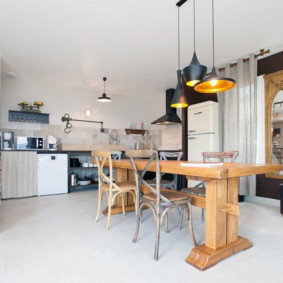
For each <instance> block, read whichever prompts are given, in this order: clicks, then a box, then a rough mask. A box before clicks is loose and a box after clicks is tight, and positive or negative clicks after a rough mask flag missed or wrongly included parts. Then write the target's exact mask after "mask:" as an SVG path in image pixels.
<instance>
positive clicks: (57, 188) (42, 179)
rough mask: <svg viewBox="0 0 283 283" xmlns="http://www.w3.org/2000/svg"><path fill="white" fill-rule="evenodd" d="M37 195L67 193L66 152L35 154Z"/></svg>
mask: <svg viewBox="0 0 283 283" xmlns="http://www.w3.org/2000/svg"><path fill="white" fill-rule="evenodd" d="M37 192H38V195H39V196H44V195H54V194H64V193H68V154H67V153H63V154H60V153H57V154H49V153H47V154H44V153H38V154H37Z"/></svg>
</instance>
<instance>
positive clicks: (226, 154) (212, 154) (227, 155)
mask: <svg viewBox="0 0 283 283" xmlns="http://www.w3.org/2000/svg"><path fill="white" fill-rule="evenodd" d="M238 155H239V151H205V152H203V153H202V159H203V162H213V161H215V159H217V160H216V161H217V162H223V161H224V160H227V159H228V162H231V163H234V162H235V160H236V158H237V157H238ZM181 191H182V192H185V193H188V194H189V195H190V196H191V197H192V198H193V197H194V196H198V197H205V195H206V188H205V182H200V183H199V184H197V185H196V186H195V187H192V188H185V189H182V190H181ZM181 218H182V215H181ZM202 219H203V220H204V208H202ZM181 223H182V221H181V220H180V224H181ZM179 228H181V226H180V227H179Z"/></svg>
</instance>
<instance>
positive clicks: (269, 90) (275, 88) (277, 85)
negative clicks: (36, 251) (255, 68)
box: [264, 70, 283, 179]
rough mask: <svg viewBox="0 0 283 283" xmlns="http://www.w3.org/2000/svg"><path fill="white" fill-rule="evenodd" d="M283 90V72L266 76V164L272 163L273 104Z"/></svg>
mask: <svg viewBox="0 0 283 283" xmlns="http://www.w3.org/2000/svg"><path fill="white" fill-rule="evenodd" d="M280 90H283V70H282V71H278V72H275V73H272V74H268V75H265V76H264V93H265V162H266V163H271V162H272V152H271V151H272V133H271V124H272V122H271V117H272V104H273V101H274V98H275V97H276V95H277V93H278V92H279V91H280ZM265 176H266V177H267V178H274V179H283V175H275V174H266V175H265Z"/></svg>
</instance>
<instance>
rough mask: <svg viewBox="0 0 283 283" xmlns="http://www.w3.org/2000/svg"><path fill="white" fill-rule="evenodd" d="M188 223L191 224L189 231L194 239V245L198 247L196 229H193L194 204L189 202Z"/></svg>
mask: <svg viewBox="0 0 283 283" xmlns="http://www.w3.org/2000/svg"><path fill="white" fill-rule="evenodd" d="M187 209H188V220H189V222H188V225H189V232H190V236H191V239H192V242H193V244H194V246H195V247H196V246H197V242H196V239H195V235H194V230H193V224H192V206H191V204H190V203H188V208H187Z"/></svg>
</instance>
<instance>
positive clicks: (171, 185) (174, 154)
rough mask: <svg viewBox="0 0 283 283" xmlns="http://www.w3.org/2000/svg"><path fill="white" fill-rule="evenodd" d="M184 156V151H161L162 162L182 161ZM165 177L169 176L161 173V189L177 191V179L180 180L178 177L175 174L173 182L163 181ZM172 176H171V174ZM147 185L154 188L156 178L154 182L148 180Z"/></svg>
mask: <svg viewBox="0 0 283 283" xmlns="http://www.w3.org/2000/svg"><path fill="white" fill-rule="evenodd" d="M182 156H183V152H182V151H161V152H159V157H160V160H168V159H170V160H172V159H173V160H178V161H179V160H181V158H182ZM164 175H168V174H165V173H161V180H160V187H161V188H164V189H171V190H175V191H176V190H177V179H178V175H176V174H174V175H172V176H173V179H172V180H167V179H163V178H162V177H163V176H164ZM170 175H171V174H170ZM147 183H148V184H149V185H151V186H154V185H155V183H156V180H155V178H154V179H152V180H147Z"/></svg>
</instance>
